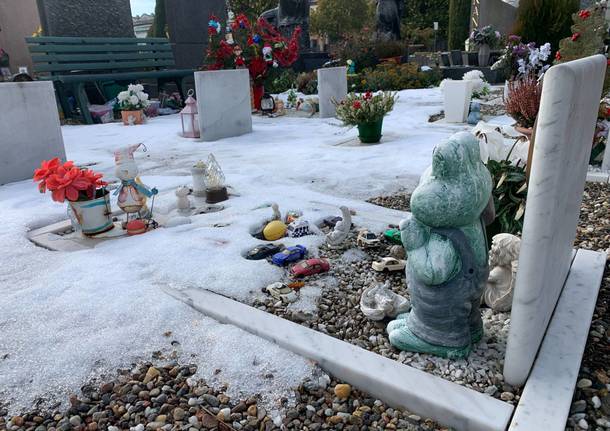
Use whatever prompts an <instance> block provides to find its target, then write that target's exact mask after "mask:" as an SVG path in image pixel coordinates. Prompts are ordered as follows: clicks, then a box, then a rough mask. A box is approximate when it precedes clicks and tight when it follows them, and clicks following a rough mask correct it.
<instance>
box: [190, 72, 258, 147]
mask: <svg viewBox="0 0 610 431" xmlns="http://www.w3.org/2000/svg"><path fill="white" fill-rule="evenodd" d="M195 89H196V90H197V108H198V110H199V130H201V139H202V140H204V141H216V140H218V139H222V138H229V137H231V136H239V135H243V134H246V133H250V132H252V103H251V98H250V75H249V73H248V70H247V69H237V70H213V71H205V72H195Z"/></svg>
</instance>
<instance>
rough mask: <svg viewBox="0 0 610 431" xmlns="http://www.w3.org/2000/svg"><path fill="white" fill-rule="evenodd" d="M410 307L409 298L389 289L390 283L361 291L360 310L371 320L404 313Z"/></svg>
mask: <svg viewBox="0 0 610 431" xmlns="http://www.w3.org/2000/svg"><path fill="white" fill-rule="evenodd" d="M409 308H411V305H410V304H409V300H408V299H407V298H405V297H404V296H400V295H398V294H396V293H394V292H392V291H391V290H390V283H389V282H387V281H386V282H385V283H384V284H378V285H376V286H373V287H369V288H367V289H365V290H364V292H362V296H361V297H360V310H362V313H363V314H364V315H365V316H366V317H367V318H369V319H371V320H383V319H384V318H386V317H396V316H397V315H399V314H400V313H406V312H407V311H409Z"/></svg>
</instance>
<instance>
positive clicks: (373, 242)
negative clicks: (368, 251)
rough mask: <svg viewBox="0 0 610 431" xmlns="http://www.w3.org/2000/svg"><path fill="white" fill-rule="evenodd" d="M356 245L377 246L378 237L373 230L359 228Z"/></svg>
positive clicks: (364, 246)
mask: <svg viewBox="0 0 610 431" xmlns="http://www.w3.org/2000/svg"><path fill="white" fill-rule="evenodd" d="M356 244H358V247H363V248H370V247H378V246H379V238H377V235H375V234H374V233H373V232H370V231H368V230H361V231H360V232H359V233H358V239H356Z"/></svg>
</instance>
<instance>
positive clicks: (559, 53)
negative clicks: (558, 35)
mask: <svg viewBox="0 0 610 431" xmlns="http://www.w3.org/2000/svg"><path fill="white" fill-rule="evenodd" d="M555 60H557V61H559V60H561V52H559V51H557V52H556V53H555Z"/></svg>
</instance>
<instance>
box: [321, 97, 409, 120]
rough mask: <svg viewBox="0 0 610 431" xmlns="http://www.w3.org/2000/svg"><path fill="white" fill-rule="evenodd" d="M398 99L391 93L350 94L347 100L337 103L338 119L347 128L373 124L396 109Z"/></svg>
mask: <svg viewBox="0 0 610 431" xmlns="http://www.w3.org/2000/svg"><path fill="white" fill-rule="evenodd" d="M397 99H398V96H397V95H396V93H392V92H390V91H385V92H380V93H377V94H372V93H370V92H367V93H365V94H356V93H350V94H348V95H347V98H346V99H345V100H342V101H341V102H335V101H333V103H334V104H335V106H336V107H337V118H338V119H340V120H341V121H343V123H344V124H345V125H346V126H357V125H359V124H366V123H373V122H375V121H379V120H381V119H382V118H383V117H385V115H386V114H387V113H388V112H390V111H391V110H392V109H394V103H395V102H396V100H397Z"/></svg>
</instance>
